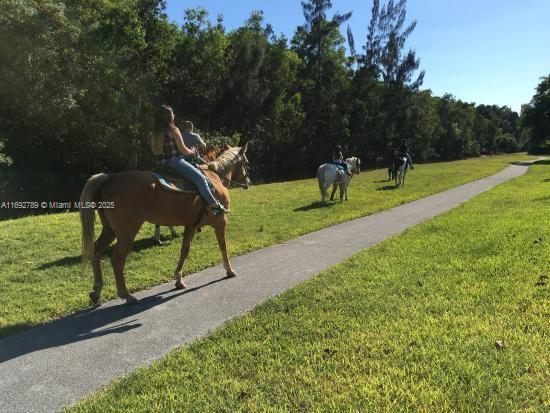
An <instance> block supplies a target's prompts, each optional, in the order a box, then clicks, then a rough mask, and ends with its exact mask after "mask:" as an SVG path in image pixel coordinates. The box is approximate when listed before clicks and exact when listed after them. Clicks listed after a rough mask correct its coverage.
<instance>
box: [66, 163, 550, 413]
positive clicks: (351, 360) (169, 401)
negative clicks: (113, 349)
mask: <svg viewBox="0 0 550 413" xmlns="http://www.w3.org/2000/svg"><path fill="white" fill-rule="evenodd" d="M549 180H550V164H549V163H548V162H547V163H546V164H545V165H544V164H540V165H537V166H534V167H531V170H530V171H529V172H528V173H527V174H526V175H524V176H522V177H520V178H518V179H515V180H513V181H510V182H508V183H505V184H503V185H501V186H498V187H497V188H495V189H493V190H491V191H489V192H487V193H484V194H482V195H480V196H478V197H476V198H474V199H473V200H471V201H470V202H468V203H467V204H464V205H462V206H460V207H458V208H456V209H454V210H453V211H450V212H448V213H446V214H444V215H442V216H440V217H438V218H435V219H433V220H431V221H428V222H426V223H424V224H422V225H419V226H416V227H414V228H412V229H410V230H408V231H407V232H406V233H405V234H404V235H402V236H396V237H393V238H391V239H389V240H387V241H385V242H383V243H382V244H380V245H379V246H377V247H375V248H372V249H369V250H366V251H363V252H361V253H359V254H357V255H356V256H354V257H353V258H351V259H349V260H347V261H345V262H343V263H342V264H339V265H337V266H335V267H333V268H331V269H330V270H328V271H326V272H323V273H321V274H320V275H318V276H316V277H314V278H313V279H311V280H309V281H307V282H305V283H303V284H301V285H300V286H298V287H297V288H294V289H292V290H290V291H287V292H286V293H284V294H282V295H281V296H279V297H276V298H273V299H270V300H269V301H268V302H266V303H265V304H263V305H261V306H259V307H257V308H256V309H255V310H253V311H252V312H251V313H249V314H247V315H245V316H243V317H241V318H239V319H236V320H233V321H231V322H229V323H228V324H226V325H225V326H224V327H222V328H220V329H218V330H217V331H215V332H214V333H213V334H211V335H209V336H208V337H206V338H204V339H201V340H199V341H197V342H195V343H193V344H191V345H189V346H186V347H183V348H180V349H178V350H175V351H173V352H172V353H170V354H169V355H168V356H167V357H165V358H163V359H162V360H161V361H159V362H157V363H155V364H154V365H153V366H151V367H148V368H143V369H140V370H139V371H137V372H135V373H132V374H130V375H129V376H128V377H126V378H124V379H121V380H118V381H117V382H115V383H114V384H112V385H110V386H108V387H107V388H105V389H104V390H102V391H101V392H99V393H98V394H96V395H94V396H92V397H90V398H88V399H86V400H84V401H82V402H80V403H79V404H77V405H76V406H75V407H73V408H71V409H69V411H71V412H115V411H116V412H126V411H127V412H149V411H189V412H207V411H208V412H210V411H219V412H238V411H250V412H267V411H270V412H282V411H293V412H310V411H311V412H321V411H323V412H325V411H331V412H395V411H411V412H413V411H414V412H416V411H419V412H454V411H465V412H466V411H472V412H512V411H523V412H539V411H540V412H543V411H548V410H549V408H550V397H549V396H550V394H549V392H548V373H549V367H550V366H549V360H550V358H549V356H550V352H549V350H548V333H549V327H550V326H549V322H548V319H549V318H548V316H549V315H550V304H549V303H550V300H549V298H550V294H549V289H548V282H549V280H548V276H550V264H549V263H550V222H549V219H550V217H549V214H548V211H549V210H550V198H549V196H548V181H549ZM411 185H412V184H411ZM497 342H502V345H498V344H497Z"/></svg>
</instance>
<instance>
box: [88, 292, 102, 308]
mask: <svg viewBox="0 0 550 413" xmlns="http://www.w3.org/2000/svg"><path fill="white" fill-rule="evenodd" d="M88 296H89V297H90V300H91V301H92V305H94V306H96V305H98V304H99V294H98V293H96V292H95V291H92V292H91V293H90V294H88Z"/></svg>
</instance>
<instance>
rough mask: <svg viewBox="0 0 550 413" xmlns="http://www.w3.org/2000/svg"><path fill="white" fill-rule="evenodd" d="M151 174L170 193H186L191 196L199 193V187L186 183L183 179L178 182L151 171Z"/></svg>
mask: <svg viewBox="0 0 550 413" xmlns="http://www.w3.org/2000/svg"><path fill="white" fill-rule="evenodd" d="M149 173H150V174H151V175H153V176H154V177H155V179H156V180H157V181H158V183H159V184H161V186H162V187H163V188H166V189H168V190H170V191H174V192H184V193H190V194H196V193H198V191H197V187H196V186H195V185H193V184H192V183H191V182H189V181H184V180H183V179H182V180H179V179H178V180H176V179H171V178H167V177H164V176H162V175H160V174H158V173H156V172H153V171H149Z"/></svg>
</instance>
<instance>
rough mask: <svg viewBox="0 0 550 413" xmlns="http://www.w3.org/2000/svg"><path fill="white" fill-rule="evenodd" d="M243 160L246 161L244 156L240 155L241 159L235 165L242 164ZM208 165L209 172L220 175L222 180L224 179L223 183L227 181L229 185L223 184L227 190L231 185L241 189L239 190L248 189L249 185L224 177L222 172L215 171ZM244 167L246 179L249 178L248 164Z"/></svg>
mask: <svg viewBox="0 0 550 413" xmlns="http://www.w3.org/2000/svg"><path fill="white" fill-rule="evenodd" d="M243 160H244V158H243V156H242V155H239V158H238V159H237V160H236V161H235V163H234V164H236V163H237V162H239V161H241V162H242V161H243ZM207 165H208V170H209V171H212V172H214V173H215V174H216V175H218V176H219V177H220V179H222V181H225V182H226V183H227V185H226V184H225V183H224V184H223V185H224V186H226V187H227V188H229V187H230V185H231V184H233V185H235V186H236V187H239V188H246V187H247V184H243V183H241V182H237V181H233V180H232V179H229V178H228V177H226V176H223V175H222V174H221V173H220V172H218V171H216V170H215V169H213V168H210V166H209V163H208V164H207ZM243 166H244V169H245V171H246V175H245V178H246V177H248V168H247V165H246V163H245V164H244V165H243Z"/></svg>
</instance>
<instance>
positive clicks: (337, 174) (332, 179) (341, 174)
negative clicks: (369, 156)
mask: <svg viewBox="0 0 550 413" xmlns="http://www.w3.org/2000/svg"><path fill="white" fill-rule="evenodd" d="M345 162H346V163H347V164H348V165H349V170H350V171H351V175H347V174H346V171H344V170H342V168H340V167H338V165H335V164H333V163H325V164H323V165H321V166H320V167H319V169H318V170H317V180H318V181H319V189H320V190H321V196H322V202H323V204H325V203H326V202H327V201H326V197H327V190H328V188H329V187H330V186H331V185H333V189H332V194H331V196H330V200H331V201H332V200H333V199H334V193H335V192H336V189H337V188H338V187H340V201H343V200H344V198H345V200H346V201H347V200H348V185H349V183H350V181H351V178H352V177H353V175H355V174H356V175H359V172H360V171H361V160H360V159H359V158H355V157H353V158H348V159H346V160H345Z"/></svg>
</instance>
